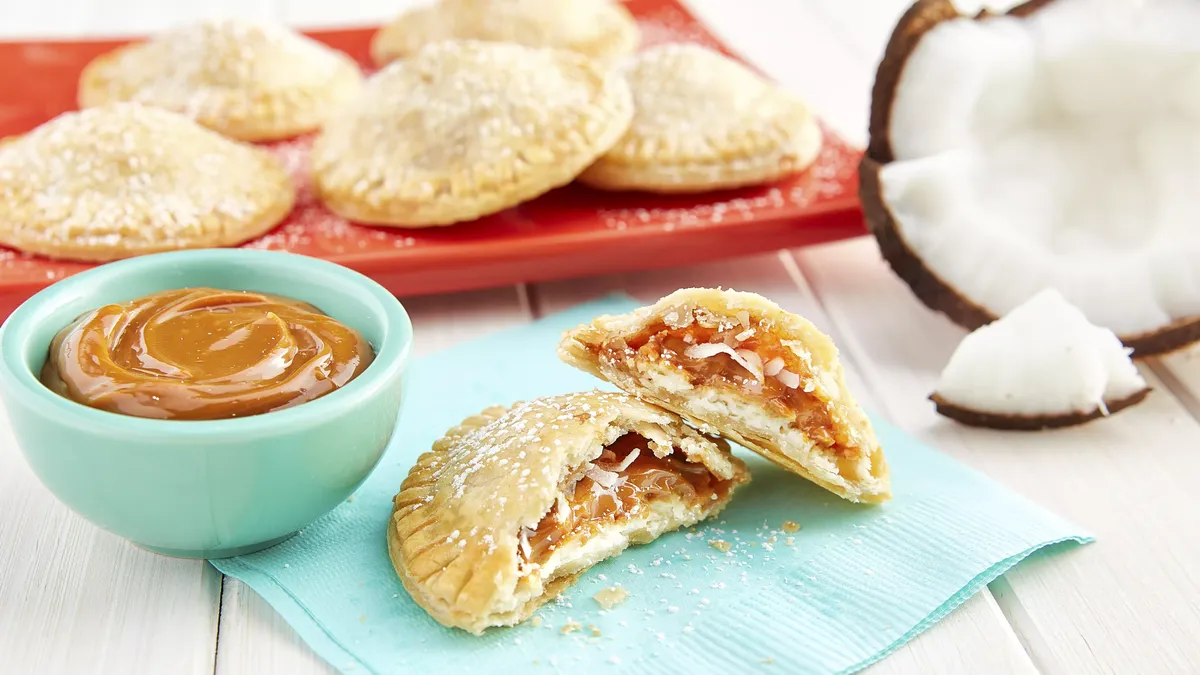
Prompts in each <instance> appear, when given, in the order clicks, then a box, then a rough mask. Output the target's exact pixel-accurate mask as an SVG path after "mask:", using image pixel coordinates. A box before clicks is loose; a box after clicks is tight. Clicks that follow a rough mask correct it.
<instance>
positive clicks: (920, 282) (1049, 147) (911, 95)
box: [862, 0, 1200, 356]
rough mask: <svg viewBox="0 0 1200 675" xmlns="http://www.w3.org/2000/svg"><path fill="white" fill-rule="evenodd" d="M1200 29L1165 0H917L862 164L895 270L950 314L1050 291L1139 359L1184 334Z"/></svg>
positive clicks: (1196, 328)
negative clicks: (982, 3)
mask: <svg viewBox="0 0 1200 675" xmlns="http://www.w3.org/2000/svg"><path fill="white" fill-rule="evenodd" d="M1197 34H1200V9H1198V8H1197V7H1196V6H1194V5H1192V4H1190V3H1186V2H1177V1H1174V0H1144V1H1139V2H1120V1H1118V2H1113V1H1112V0H1050V1H1048V2H1038V3H1026V4H1025V5H1022V10H1021V12H1020V13H1019V14H1015V15H999V16H997V15H985V16H984V17H982V18H976V17H975V16H974V15H969V14H967V13H966V12H962V13H959V12H957V11H956V10H955V8H954V6H953V3H951V2H950V0H925V1H923V2H922V3H920V4H919V7H914V10H913V11H911V12H910V13H909V14H906V16H905V17H904V19H902V21H901V24H900V25H899V26H898V27H897V29H896V32H895V33H894V35H893V38H892V43H891V44H890V45H889V47H888V50H887V57H885V59H884V62H883V63H881V65H880V68H879V71H878V75H877V81H876V86H875V96H874V100H873V103H872V123H871V144H870V150H869V152H868V154H867V159H866V161H864V165H863V171H862V200H863V208H864V211H865V212H866V213H867V216H868V220H869V222H870V225H871V230H872V231H873V233H874V234H875V235H876V237H877V238H878V239H879V243H880V247H881V249H882V251H883V253H884V255H885V256H886V257H887V258H888V260H889V261H890V262H891V264H892V266H893V268H895V270H896V271H897V273H898V274H899V275H900V276H901V277H902V278H903V279H904V280H905V281H906V282H908V284H909V285H910V286H912V288H913V289H914V290H915V292H916V293H917V295H918V296H919V297H920V299H921V300H922V301H923V302H925V303H926V304H927V305H929V306H930V307H933V308H934V309H937V310H940V311H943V312H945V313H946V314H947V315H948V316H949V317H950V318H951V319H953V320H954V321H956V322H958V323H960V324H961V325H963V326H965V327H967V328H977V327H978V326H981V325H984V324H986V323H988V322H989V321H993V320H995V319H996V318H997V317H999V316H1003V315H1005V314H1006V313H1008V312H1010V311H1012V310H1013V309H1015V308H1016V307H1017V306H1018V305H1020V304H1021V303H1023V302H1024V301H1025V300H1026V299H1028V298H1030V297H1032V296H1033V295H1034V294H1035V293H1037V292H1038V291H1040V290H1041V289H1043V288H1055V289H1057V290H1058V291H1059V292H1061V294H1062V295H1063V296H1064V297H1065V298H1066V300H1067V301H1068V302H1070V303H1071V304H1072V305H1074V306H1076V307H1078V308H1079V309H1080V310H1081V311H1082V313H1083V314H1084V315H1085V316H1086V317H1087V318H1088V320H1089V321H1090V322H1091V323H1093V324H1096V325H1098V326H1103V327H1105V328H1108V329H1110V330H1112V331H1113V332H1114V333H1116V334H1117V335H1118V336H1119V337H1120V338H1121V339H1122V341H1123V342H1124V343H1125V344H1126V345H1127V346H1130V347H1133V348H1134V349H1135V350H1136V353H1137V355H1138V356H1144V355H1150V354H1154V353H1160V352H1163V351H1168V350H1171V349H1175V348H1178V347H1181V346H1184V345H1186V344H1188V343H1190V342H1192V341H1195V340H1197V339H1200V273H1198V272H1197V270H1200V229H1197V228H1196V227H1195V225H1194V223H1195V215H1194V214H1196V213H1197V212H1200V191H1197V190H1196V189H1195V185H1197V184H1198V183H1200V162H1197V161H1196V157H1197V156H1200V124H1198V123H1197V121H1198V120H1200V69H1198V68H1197V67H1196V66H1195V64H1196V63H1197V61H1198V60H1200V43H1197V42H1196V40H1195V39H1194V36H1195V35H1197Z"/></svg>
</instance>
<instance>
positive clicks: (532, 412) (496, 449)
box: [387, 392, 749, 634]
mask: <svg viewBox="0 0 1200 675" xmlns="http://www.w3.org/2000/svg"><path fill="white" fill-rule="evenodd" d="M631 432H632V433H637V434H640V435H641V436H643V437H645V438H646V439H649V441H650V449H651V451H652V452H653V453H654V455H655V456H659V457H665V456H668V455H672V454H673V453H680V454H682V455H683V456H684V457H686V459H687V461H689V462H692V463H698V464H701V465H703V466H704V467H705V468H707V469H708V471H709V472H710V473H711V474H712V475H713V476H715V477H717V478H719V479H722V480H725V481H731V482H732V484H733V485H734V486H736V485H737V484H741V483H744V482H746V481H748V480H749V474H748V472H747V470H746V467H745V465H744V464H742V462H741V461H740V460H738V459H737V458H735V457H733V456H732V455H731V454H730V453H729V448H728V445H726V444H725V443H724V441H722V440H719V439H717V440H714V439H710V438H707V437H705V436H703V435H701V434H699V433H697V432H696V431H695V430H694V429H692V428H690V427H688V426H686V425H685V424H684V423H683V421H682V420H680V419H679V417H678V416H676V415H674V414H672V413H670V412H667V411H665V410H661V409H659V408H657V407H654V406H651V405H648V404H646V403H644V402H642V401H639V400H638V399H636V398H634V397H632V396H629V395H627V394H624V393H602V392H591V393H580V394H569V395H564V396H554V397H548V398H542V399H537V400H533V401H529V402H524V403H518V404H516V405H514V406H513V407H512V408H511V409H507V408H503V407H494V408H489V409H487V410H485V411H483V412H482V413H481V414H479V415H476V416H473V417H469V418H467V419H466V420H464V421H463V423H462V424H460V425H459V426H457V427H455V428H453V429H451V430H450V431H448V432H447V433H446V435H445V436H444V437H443V438H442V439H440V440H439V441H437V442H436V443H435V444H434V446H433V449H432V450H431V451H430V452H427V453H425V454H423V455H421V457H420V458H419V459H418V460H417V463H416V465H415V466H413V468H412V469H411V471H410V472H409V475H408V477H407V478H406V479H405V480H404V483H403V484H402V485H401V488H400V493H399V494H397V495H396V497H395V499H394V509H393V512H392V518H391V521H390V523H389V526H388V533H387V539H388V550H389V553H390V555H391V558H392V562H393V564H394V565H395V568H396V572H397V573H398V575H399V577H400V580H401V582H402V583H403V584H404V587H405V588H406V589H407V590H408V592H409V594H410V595H411V596H412V597H413V599H414V600H415V601H416V602H417V604H419V605H421V607H423V608H425V610H426V611H427V612H429V614H430V615H431V616H432V617H433V618H435V619H436V620H438V621H439V622H441V623H442V624H444V625H446V626H451V627H458V628H462V629H465V630H467V631H470V632H472V633H475V634H481V633H482V632H483V631H484V630H485V629H486V628H488V627H490V626H501V625H511V624H515V623H518V622H520V621H522V620H524V619H525V618H526V617H528V616H529V615H531V614H532V613H533V612H534V611H535V610H536V609H537V608H538V607H540V606H541V605H542V604H544V603H545V602H547V601H548V600H551V599H553V598H554V596H555V595H557V594H558V593H559V592H560V591H561V590H562V589H564V588H566V587H567V586H569V585H570V584H571V583H572V582H573V581H574V580H575V578H576V577H577V576H578V575H579V574H580V573H581V572H582V571H584V570H586V569H587V568H588V567H590V566H592V565H593V564H595V563H597V562H599V561H601V560H604V559H606V558H609V557H611V556H613V555H616V554H617V553H620V552H621V551H622V550H624V549H625V548H626V547H627V546H629V545H630V544H639V543H646V542H649V541H652V540H653V539H655V538H657V537H658V536H659V535H661V534H662V533H664V532H667V531H670V530H674V529H676V528H679V527H684V526H687V525H691V524H694V523H696V522H699V521H700V520H703V519H704V518H707V517H709V516H711V515H713V514H715V513H717V512H718V511H720V510H721V509H722V508H723V507H724V506H725V503H726V502H727V501H728V498H729V494H728V493H727V494H725V495H724V496H723V498H721V499H716V498H714V499H713V500H712V501H711V502H707V503H704V504H699V505H688V504H684V503H682V502H680V501H678V500H669V499H664V500H661V501H656V502H651V503H650V506H651V508H650V509H648V510H647V512H646V513H644V514H642V515H641V516H639V517H638V518H630V519H628V520H626V521H622V522H621V524H620V526H619V527H617V526H609V527H608V528H607V530H605V531H604V532H603V533H602V534H597V535H595V536H593V537H592V538H591V539H589V540H588V541H587V542H586V543H584V544H583V545H580V546H566V547H564V548H563V549H561V550H559V551H557V552H556V553H555V554H554V556H552V557H551V558H550V559H549V560H547V561H546V562H545V563H544V564H540V565H538V564H535V565H529V564H528V563H527V562H525V561H524V560H523V559H522V557H521V553H520V549H521V542H520V532H521V531H522V528H533V527H535V526H536V525H537V524H538V523H539V521H541V520H542V518H543V517H544V516H546V514H547V513H548V512H549V511H550V510H551V508H552V507H553V506H554V505H555V503H556V502H557V501H558V500H560V499H561V498H562V495H563V491H564V489H566V488H568V487H569V486H570V485H573V481H577V480H578V479H579V477H580V474H581V472H582V470H583V469H584V467H585V466H586V465H587V464H588V463H589V462H591V461H592V460H595V459H596V458H597V457H599V456H600V454H601V452H602V451H603V450H604V448H605V447H606V446H607V445H609V444H611V443H613V442H614V441H615V440H617V439H618V438H619V437H621V436H623V435H625V434H626V433H631Z"/></svg>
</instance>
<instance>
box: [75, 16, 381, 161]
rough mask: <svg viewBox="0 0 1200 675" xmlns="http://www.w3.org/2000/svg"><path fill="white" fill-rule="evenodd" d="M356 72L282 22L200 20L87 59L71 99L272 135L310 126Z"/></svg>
mask: <svg viewBox="0 0 1200 675" xmlns="http://www.w3.org/2000/svg"><path fill="white" fill-rule="evenodd" d="M362 79H363V77H362V70H360V69H359V67H358V64H357V63H355V62H354V60H353V59H351V58H350V57H349V56H347V55H346V54H344V53H342V52H340V51H338V50H336V49H332V48H330V47H327V46H326V45H323V44H321V43H320V42H317V41H316V40H313V39H311V38H308V37H305V36H304V35H301V34H299V33H297V32H295V31H293V30H291V29H289V28H286V27H284V26H281V25H275V24H257V23H252V22H247V21H241V20H221V21H201V22H198V23H193V24H189V25H185V26H180V27H177V28H173V29H171V30H168V31H165V32H163V33H160V34H159V35H156V36H154V37H153V38H151V39H150V40H147V41H145V42H136V43H132V44H128V45H124V46H122V47H118V48H117V49H115V50H113V51H111V52H107V53H104V54H101V55H100V56H98V57H96V58H95V59H94V60H93V61H92V62H91V63H89V64H88V65H87V67H85V68H84V69H83V73H82V74H81V75H80V76H79V105H80V106H81V107H84V108H94V107H96V106H100V105H105V104H108V103H113V102H116V101H136V102H138V103H142V104H145V105H152V106H156V107H159V108H166V109H167V110H172V111H174V112H177V113H180V114H182V115H187V116H188V117H191V118H192V119H194V120H196V122H197V123H199V124H201V125H203V126H206V127H208V128H209V129H212V130H213V131H216V132H218V133H221V134H223V135H225V136H228V137H230V138H236V139H238V140H242V141H271V140H279V139H283V138H290V137H292V136H299V135H300V134H305V133H308V132H310V131H314V130H316V129H317V128H319V127H320V126H321V125H322V124H323V123H324V122H325V120H326V119H327V118H328V117H329V116H330V115H331V114H332V113H333V111H334V110H336V109H338V108H339V107H341V106H342V105H344V104H345V103H346V102H348V101H350V100H351V99H353V98H354V97H355V96H357V95H358V92H359V90H360V89H361V88H362Z"/></svg>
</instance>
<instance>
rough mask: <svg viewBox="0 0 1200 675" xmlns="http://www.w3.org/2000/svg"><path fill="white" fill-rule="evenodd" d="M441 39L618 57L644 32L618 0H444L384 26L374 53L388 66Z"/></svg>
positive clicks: (374, 42)
mask: <svg viewBox="0 0 1200 675" xmlns="http://www.w3.org/2000/svg"><path fill="white" fill-rule="evenodd" d="M441 40H483V41H487V42H515V43H517V44H521V45H525V46H527V47H553V48H555V49H569V50H571V51H573V52H578V53H580V54H583V55H584V56H588V57H590V58H593V59H596V60H597V61H600V62H603V63H612V62H615V61H616V60H618V59H620V58H622V57H624V56H627V55H629V54H632V53H633V51H634V50H635V49H636V48H637V45H638V40H639V36H638V27H637V22H636V21H634V19H633V15H632V14H630V13H629V10H628V9H626V8H625V6H624V5H622V4H621V3H619V2H613V1H612V0H438V2H435V3H433V4H426V5H423V6H419V7H413V8H411V9H409V10H407V11H405V12H404V13H403V14H401V15H400V16H398V17H396V19H395V20H394V21H392V22H391V23H389V24H387V25H386V26H384V27H383V28H380V29H379V32H378V33H376V34H375V37H374V38H372V39H371V58H373V59H374V60H375V63H376V64H377V65H380V66H383V65H386V64H388V63H391V62H392V61H395V60H396V59H400V58H407V57H409V56H412V55H413V54H415V53H417V52H418V51H420V49H421V47H424V46H425V45H427V44H430V43H433V42H439V41H441Z"/></svg>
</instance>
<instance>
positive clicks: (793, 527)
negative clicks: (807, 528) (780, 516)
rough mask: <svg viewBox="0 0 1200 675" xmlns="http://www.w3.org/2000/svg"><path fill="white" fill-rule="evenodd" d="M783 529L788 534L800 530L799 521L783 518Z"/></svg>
mask: <svg viewBox="0 0 1200 675" xmlns="http://www.w3.org/2000/svg"><path fill="white" fill-rule="evenodd" d="M783 531H784V532H787V533H788V534H792V533H793V532H799V531H800V523H797V522H796V521H794V520H785V521H783Z"/></svg>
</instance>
